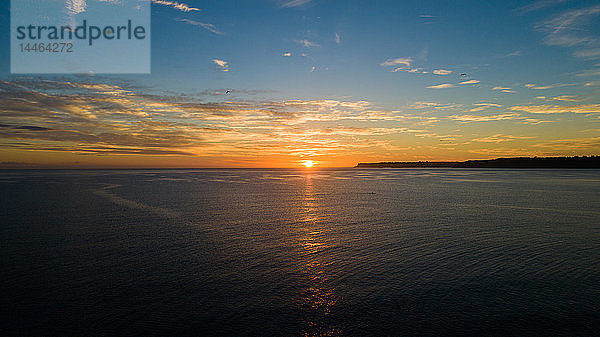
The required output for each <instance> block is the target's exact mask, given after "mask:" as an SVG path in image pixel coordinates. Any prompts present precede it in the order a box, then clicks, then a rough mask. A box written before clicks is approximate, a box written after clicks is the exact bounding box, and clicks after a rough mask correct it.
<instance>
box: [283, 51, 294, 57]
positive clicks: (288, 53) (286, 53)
mask: <svg viewBox="0 0 600 337" xmlns="http://www.w3.org/2000/svg"><path fill="white" fill-rule="evenodd" d="M282 55H283V56H285V57H290V56H292V53H290V52H285V53H283V54H282Z"/></svg>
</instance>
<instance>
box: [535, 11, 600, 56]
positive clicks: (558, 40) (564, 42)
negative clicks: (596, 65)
mask: <svg viewBox="0 0 600 337" xmlns="http://www.w3.org/2000/svg"><path fill="white" fill-rule="evenodd" d="M599 15H600V5H595V6H591V7H588V8H580V9H572V10H568V11H566V12H563V13H562V14H560V15H558V16H556V17H553V18H551V19H549V20H546V21H543V22H540V23H538V24H537V25H536V26H535V27H536V29H538V30H540V31H542V32H545V33H546V37H545V38H544V43H546V44H547V45H551V46H562V47H577V48H579V49H578V50H576V51H575V52H574V56H575V57H580V58H586V59H597V58H600V54H598V53H597V52H595V50H596V49H597V48H598V45H599V44H600V38H599V37H598V36H597V35H595V34H592V33H590V32H594V31H595V30H594V29H592V27H594V24H595V23H596V22H597V17H598V16H599ZM582 32H588V33H582Z"/></svg>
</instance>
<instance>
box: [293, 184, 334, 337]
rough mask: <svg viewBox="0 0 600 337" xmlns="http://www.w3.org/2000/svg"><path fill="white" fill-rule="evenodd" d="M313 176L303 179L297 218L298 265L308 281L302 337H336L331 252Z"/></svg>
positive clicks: (303, 305)
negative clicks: (302, 192)
mask: <svg viewBox="0 0 600 337" xmlns="http://www.w3.org/2000/svg"><path fill="white" fill-rule="evenodd" d="M313 180H314V177H313V174H312V173H307V174H306V175H305V183H304V196H303V199H302V204H301V209H300V210H299V211H300V214H301V218H300V220H301V221H300V227H299V228H300V230H302V231H303V232H304V233H303V234H302V235H301V237H300V244H301V245H302V254H301V256H300V257H301V263H302V268H303V270H302V271H303V273H304V274H305V275H306V276H307V278H308V283H307V287H306V288H305V289H303V291H302V294H301V296H302V299H301V306H302V312H304V313H305V323H306V326H305V327H304V330H303V335H304V336H338V335H340V334H341V331H340V329H339V328H337V327H336V326H335V325H333V324H332V321H333V317H332V314H333V313H334V310H335V305H336V304H337V298H336V294H335V289H334V287H333V286H332V283H331V275H330V274H329V273H328V270H327V269H326V268H327V267H328V266H329V265H330V264H331V263H332V262H328V261H331V260H330V259H329V258H328V256H327V255H326V251H327V250H328V249H329V248H331V247H330V245H329V244H328V242H327V241H326V235H327V231H326V228H324V226H325V224H324V221H323V220H324V219H323V217H322V216H321V215H320V212H319V205H318V199H317V195H316V193H315V186H314V181H313Z"/></svg>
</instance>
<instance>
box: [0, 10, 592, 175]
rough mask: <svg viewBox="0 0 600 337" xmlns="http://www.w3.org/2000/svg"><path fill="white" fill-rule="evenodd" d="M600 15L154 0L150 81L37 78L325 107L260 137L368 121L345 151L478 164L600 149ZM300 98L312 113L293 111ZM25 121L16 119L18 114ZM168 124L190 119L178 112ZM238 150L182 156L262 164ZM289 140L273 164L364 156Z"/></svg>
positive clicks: (3, 22) (172, 95)
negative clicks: (367, 145)
mask: <svg viewBox="0 0 600 337" xmlns="http://www.w3.org/2000/svg"><path fill="white" fill-rule="evenodd" d="M69 1H79V2H81V1H83V2H84V3H85V1H84V0H66V2H69ZM88 1H92V0H88ZM598 22H600V3H598V2H597V1H596V2H592V1H566V0H563V1H561V0H542V1H402V2H395V1H368V2H367V1H329V0H328V1H317V0H313V1H309V0H295V1H284V0H281V1H278V0H269V1H196V0H187V1H154V3H153V5H152V32H151V35H152V55H151V57H152V73H151V74H150V75H102V74H97V75H96V76H88V78H84V79H83V80H82V77H81V76H66V75H65V76H46V77H39V76H34V77H35V78H36V79H38V80H39V79H44V78H45V79H49V80H60V81H72V82H81V81H83V82H86V83H95V84H99V83H102V84H106V85H112V86H118V87H120V88H123V87H124V85H125V84H127V85H128V86H129V87H128V88H129V89H128V90H132V92H135V94H138V95H148V94H152V95H165V96H168V100H169V101H170V102H173V101H174V100H176V97H180V98H179V102H177V103H181V102H183V101H185V102H188V103H190V102H191V103H196V104H200V103H213V104H232V105H235V107H230V108H231V110H228V111H234V112H233V113H235V111H237V110H236V109H242V108H240V107H241V106H244V108H243V109H245V110H244V111H247V107H248V106H253V107H254V108H256V109H259V108H260V109H267V110H268V109H280V110H284V111H278V113H280V114H282V113H287V114H294V115H295V116H296V117H298V116H300V115H301V114H302V113H303V112H306V114H307V115H308V114H314V112H315V111H318V113H319V114H321V115H327V116H329V117H328V118H321V117H320V118H318V119H317V118H300V121H298V120H294V121H293V122H290V121H286V122H285V123H283V124H285V125H287V128H286V127H283V126H282V125H283V124H282V122H281V120H279V119H276V120H271V122H272V124H270V126H269V125H267V124H265V125H262V126H261V127H262V128H264V129H263V130H261V131H259V133H260V134H263V135H268V136H270V137H276V136H277V135H276V134H275V133H274V132H271V133H269V132H268V131H267V130H266V129H268V128H269V127H273V126H277V127H279V128H281V129H280V131H278V132H282V133H285V132H288V134H289V132H291V131H293V132H296V133H294V135H296V136H297V137H300V138H299V139H302V141H307V139H309V138H310V141H315V142H316V143H319V144H322V143H321V142H320V140H318V139H316V140H315V139H314V137H318V135H321V136H322V135H323V134H326V135H327V137H330V136H331V133H330V132H329V131H325V132H324V131H323V130H332V128H352V129H360V130H364V132H362V131H361V132H354V135H353V136H352V137H350V136H349V133H348V132H345V131H343V132H340V133H339V135H340V137H342V138H338V139H336V140H335V141H337V142H339V144H338V145H340V146H341V145H343V144H348V142H351V143H352V142H358V143H360V142H363V141H372V142H373V148H372V149H369V150H368V151H365V152H364V155H363V157H364V158H367V159H369V160H377V159H381V160H415V159H467V158H482V157H490V156H491V157H494V156H498V155H509V154H510V153H511V151H512V153H514V154H516V155H521V154H523V155H572V154H599V153H600V139H598V135H599V134H600V125H599V124H600V123H599V121H600V118H599V113H600V104H599V103H600V102H599V99H598V93H599V89H600V25H599V24H598ZM8 35H9V11H8V5H6V4H5V5H3V8H2V13H1V14H0V43H2V44H4V45H5V46H7V45H8ZM8 54H9V51H8V50H7V49H6V48H3V49H2V52H1V53H0V78H2V79H4V80H5V81H7V82H15V81H20V80H22V79H23V77H22V76H20V77H19V76H16V75H10V73H9V69H10V67H9V55H8ZM30 89H31V90H39V88H36V87H35V85H33V86H32V87H31V88H30ZM225 90H230V91H231V92H230V93H229V94H224V92H225ZM96 94H98V92H95V93H94V95H96ZM59 96H60V95H59ZM61 97H63V98H64V97H66V96H64V95H63V96H61ZM65 99H67V98H65ZM294 101H298V103H297V104H295V105H294V107H296V106H297V107H298V109H299V110H297V111H296V110H293V109H292V110H293V111H292V112H290V111H289V109H291V108H290V106H291V105H290V103H289V102H294ZM310 102H312V103H310ZM315 102H321V103H315ZM323 102H325V103H323ZM332 102H337V103H332ZM360 102H363V103H360ZM302 104H305V105H306V104H308V105H310V107H306V106H304V105H302ZM361 104H362V105H361ZM265 106H267V107H268V108H265ZM315 106H318V107H315ZM146 108H147V107H146ZM302 109H305V110H302ZM315 109H316V110H315ZM269 111H270V110H269ZM150 112H151V111H150ZM357 114H358V115H361V116H365V115H368V114H370V116H379V117H378V118H371V117H369V118H363V117H360V118H358V117H356V115H357ZM169 116H172V118H169ZM336 116H337V117H338V118H337V119H336ZM382 116H384V117H382ZM271 117H272V116H271ZM12 118H13V120H12V121H10V123H8V122H6V120H5V121H4V122H5V124H9V125H14V124H15V123H16V122H17V121H18V120H15V118H18V116H17V117H15V116H13V117H12ZM157 118H158V119H160V120H162V121H164V120H170V121H171V122H173V123H182V117H181V116H177V111H174V112H173V114H172V115H168V114H162V115H161V116H160V118H159V117H158V116H156V118H155V119H157ZM278 118H279V117H278ZM194 123H195V124H194ZM253 123H254V122H253ZM17 124H18V123H17ZM193 124H194V125H196V126H199V127H204V126H206V125H207V124H210V125H217V124H218V125H220V127H225V128H229V129H231V128H234V129H236V132H242V133H244V134H245V136H248V137H250V138H252V136H250V135H252V134H253V133H252V132H254V131H250V130H251V129H252V128H247V126H248V125H245V126H246V128H244V127H243V126H244V125H241V126H240V125H233V124H231V121H230V120H227V121H225V120H221V121H219V120H210V121H207V120H203V121H198V120H195V121H194V122H193ZM382 129H389V130H392V129H393V130H396V131H397V132H392V131H389V130H388V131H385V130H383V131H382ZM240 130H242V131H240ZM272 130H273V129H272ZM298 130H301V131H302V132H303V133H302V134H301V135H298V134H297V132H298ZM369 132H371V133H369ZM334 133H335V132H334ZM315 135H316V136H315ZM255 136H256V135H255ZM15 137H17V138H18V139H24V138H26V136H23V135H19V136H15ZM19 137H20V138H19ZM290 137H291V136H290ZM311 137H313V138H311ZM327 137H325V138H327ZM348 137H350V138H348ZM200 138H202V137H200ZM242 138H243V137H242ZM429 138H431V139H429ZM244 139H245V138H244ZM440 139H447V141H446V142H445V143H444V141H441V140H440ZM450 139H452V140H450ZM478 140H479V141H478ZM568 140H571V141H570V143H569V142H568ZM52 141H53V142H59V140H58V139H56V138H52ZM287 141H289V142H293V140H291V139H288V140H287ZM440 142H441V143H440ZM565 142H567V143H569V144H571V145H568V146H567V145H564V143H565ZM225 143H227V140H225V141H224V142H223V143H220V144H218V145H219V147H217V148H218V149H223V151H224V152H220V151H221V150H218V149H217V148H216V149H215V150H214V151H211V152H210V153H211V155H210V156H206V155H205V154H203V153H199V152H198V151H203V150H199V149H198V148H194V149H193V150H191V149H188V150H190V151H191V153H193V154H194V155H195V156H196V158H195V159H190V158H188V157H186V159H185V160H183V161H184V162H185V163H187V164H189V165H199V166H214V165H216V164H215V162H217V161H219V160H230V162H229V163H230V164H231V165H233V166H236V165H238V164H239V163H241V164H240V165H245V164H244V163H246V164H247V163H249V162H248V161H244V160H242V159H240V158H238V157H240V155H236V156H237V157H236V156H234V155H232V154H231V153H230V151H233V150H232V149H230V148H227V150H225V148H223V147H221V146H223V145H224V144H225ZM316 143H315V144H316ZM103 144H104V143H103ZM194 144H196V145H194V146H197V143H196V142H194ZM253 144H254V145H256V146H257V147H249V148H247V149H246V150H249V149H251V150H252V151H261V150H260V149H262V148H263V147H262V146H264V145H265V144H257V143H253ZM286 144H287V143H286ZM378 144H379V145H378ZM448 144H453V145H448ZM552 144H554V146H552ZM577 144H579V145H577ZM581 144H584V146H583V147H582V146H581ZM55 145H56V144H55ZM63 145H64V144H63ZM71 145H73V144H71ZM96 145H98V144H96ZM104 145H107V144H104ZM110 145H111V146H117V145H119V144H110ZM121 145H123V144H121ZM138 145H139V144H138ZM288 145H289V144H288ZM288 145H286V146H283V148H286V149H290V150H289V151H288V152H285V151H283V150H282V151H280V152H278V153H277V154H273V156H271V154H269V155H267V156H268V158H269V160H270V161H272V162H273V163H278V164H279V165H283V166H286V164H282V163H285V162H286V160H287V161H291V162H295V161H299V160H306V159H307V158H309V157H311V158H314V159H315V160H317V161H322V162H327V160H326V159H325V157H326V156H328V158H338V159H336V160H331V161H330V162H329V163H328V164H330V165H335V164H338V165H342V166H344V165H350V164H351V163H352V162H353V161H355V160H357V159H358V156H353V155H350V154H351V153H355V152H356V151H355V150H352V148H349V149H347V150H348V151H349V152H346V153H345V154H343V153H338V152H335V153H334V152H332V151H328V150H327V148H323V149H322V151H320V150H318V149H319V148H318V146H317V147H315V148H314V149H315V150H314V151H311V150H307V148H306V146H304V147H303V146H299V148H302V149H303V150H298V149H296V150H294V149H292V148H293V146H291V145H289V146H288ZM123 146H124V145H123ZM177 146H178V147H177V148H178V149H179V150H181V144H178V145H177ZM315 146H316V145H315ZM377 146H379V147H380V151H379V152H378V151H377ZM70 148H71V149H72V146H71V147H70ZM30 151H31V150H30ZM184 152H185V151H184ZM28 153H29V152H28ZM226 153H227V154H226ZM359 153H360V151H359ZM378 153H379V156H378ZM219 154H222V155H223V156H222V157H219ZM16 156H17V154H16V152H15V154H14V155H13V157H11V159H10V161H13V160H15V161H16V159H15V158H14V157H16ZM48 156H50V157H51V155H48ZM26 157H27V158H28V159H27V160H31V158H33V157H32V156H26ZM233 157H235V158H237V159H233ZM61 158H62V157H61ZM88 158H89V156H88V157H86V160H87V159H88ZM121 158H122V157H121ZM161 158H163V157H161ZM256 158H259V159H256V160H264V158H263V157H261V156H256ZM260 158H262V159H260ZM104 159H106V158H104ZM129 159H131V158H129ZM167 159H172V158H167ZM7 160H8V159H7ZM60 160H65V159H64V158H62V159H60ZM69 160H71V159H69ZM99 160H103V159H99ZM152 160H155V161H158V162H160V160H161V159H160V158H158V157H156V158H155V157H152ZM165 160H166V159H165ZM142 161H143V160H142ZM155 161H153V163H154V162H155ZM250 162H251V161H250ZM249 165H254V164H249ZM273 165H275V164H273Z"/></svg>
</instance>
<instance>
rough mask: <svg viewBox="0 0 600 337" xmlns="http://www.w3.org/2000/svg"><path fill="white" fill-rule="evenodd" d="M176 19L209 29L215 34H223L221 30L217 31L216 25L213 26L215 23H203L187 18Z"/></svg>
mask: <svg viewBox="0 0 600 337" xmlns="http://www.w3.org/2000/svg"><path fill="white" fill-rule="evenodd" d="M176 20H177V21H179V22H185V23H187V24H190V25H193V26H200V27H202V28H204V29H206V30H208V31H210V32H211V33H215V34H219V35H222V34H224V33H223V32H221V31H219V30H218V29H217V27H215V25H213V24H212V23H204V22H199V21H194V20H189V19H176Z"/></svg>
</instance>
